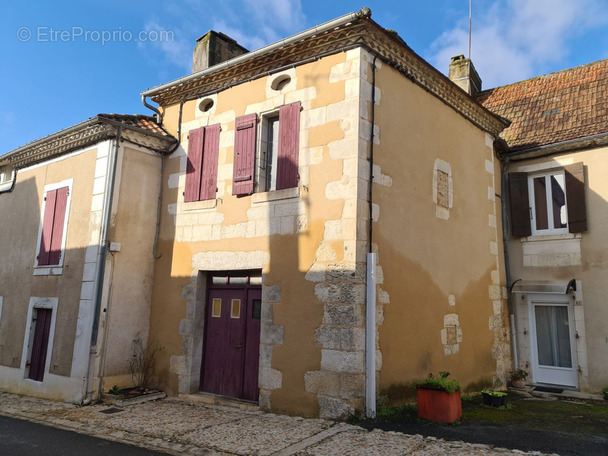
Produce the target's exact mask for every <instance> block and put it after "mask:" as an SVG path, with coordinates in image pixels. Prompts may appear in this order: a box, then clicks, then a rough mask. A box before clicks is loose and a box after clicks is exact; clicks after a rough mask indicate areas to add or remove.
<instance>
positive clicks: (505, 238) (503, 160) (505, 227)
mask: <svg viewBox="0 0 608 456" xmlns="http://www.w3.org/2000/svg"><path fill="white" fill-rule="evenodd" d="M498 158H499V159H500V170H501V173H500V186H501V196H500V209H501V214H502V247H503V251H504V257H505V276H506V280H507V306H508V309H509V327H510V328H511V351H512V352H513V368H514V369H517V366H518V365H519V362H518V358H517V331H516V328H515V307H514V305H513V293H512V292H511V291H512V290H513V285H514V283H512V282H511V266H510V262H509V223H508V221H507V198H506V192H507V167H508V165H509V157H506V156H503V155H501V154H499V156H498Z"/></svg>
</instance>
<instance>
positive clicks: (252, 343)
mask: <svg viewBox="0 0 608 456" xmlns="http://www.w3.org/2000/svg"><path fill="white" fill-rule="evenodd" d="M261 314H262V290H260V289H250V290H249V293H248V295H247V332H246V345H245V382H244V385H243V399H246V400H248V401H257V400H258V397H259V390H258V370H259V365H260V318H261Z"/></svg>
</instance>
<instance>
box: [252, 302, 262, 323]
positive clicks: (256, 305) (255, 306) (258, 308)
mask: <svg viewBox="0 0 608 456" xmlns="http://www.w3.org/2000/svg"><path fill="white" fill-rule="evenodd" d="M261 317H262V300H261V299H254V300H253V302H252V307H251V318H253V319H254V320H259V319H260V318H261Z"/></svg>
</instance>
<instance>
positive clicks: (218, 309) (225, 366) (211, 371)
mask: <svg viewBox="0 0 608 456" xmlns="http://www.w3.org/2000/svg"><path fill="white" fill-rule="evenodd" d="M244 298H245V293H244V290H209V300H208V303H210V305H207V316H206V317H207V321H206V335H205V346H204V352H205V353H204V359H203V364H202V372H201V389H202V391H205V392H208V393H213V394H220V395H222V396H231V397H239V395H240V392H241V390H242V384H243V369H242V366H243V353H244V351H243V345H244V343H245V340H244V327H245V319H244V318H243V315H242V312H241V313H240V315H239V318H233V316H232V315H231V313H232V312H231V311H232V305H233V302H234V301H233V300H237V301H239V300H240V302H243V301H244Z"/></svg>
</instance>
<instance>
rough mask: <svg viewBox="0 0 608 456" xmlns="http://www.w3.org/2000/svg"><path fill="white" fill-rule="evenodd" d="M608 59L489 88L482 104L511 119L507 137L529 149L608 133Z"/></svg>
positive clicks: (511, 143) (516, 147)
mask: <svg viewBox="0 0 608 456" xmlns="http://www.w3.org/2000/svg"><path fill="white" fill-rule="evenodd" d="M607 99H608V60H600V61H598V62H594V63H589V64H587V65H582V66H579V67H575V68H570V69H567V70H563V71H559V72H557V73H551V74H546V75H544V76H539V77H536V78H532V79H528V80H526V81H521V82H517V83H515V84H511V85H508V86H504V87H497V88H495V89H490V90H485V91H483V92H481V93H480V94H479V95H478V96H477V100H478V101H479V102H480V103H481V104H482V105H483V106H485V107H486V108H487V109H489V110H490V111H492V112H494V113H495V114H498V115H499V116H501V117H504V118H506V119H508V120H510V121H511V122H512V123H511V126H510V127H508V128H507V129H505V130H504V131H503V132H502V133H501V136H502V137H503V139H505V141H506V142H507V144H508V145H509V147H510V148H511V149H512V150H525V149H530V148H534V147H538V146H544V145H548V144H554V143H558V142H562V141H568V140H572V139H578V138H583V137H586V136H591V135H597V134H600V133H608V103H607Z"/></svg>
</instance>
